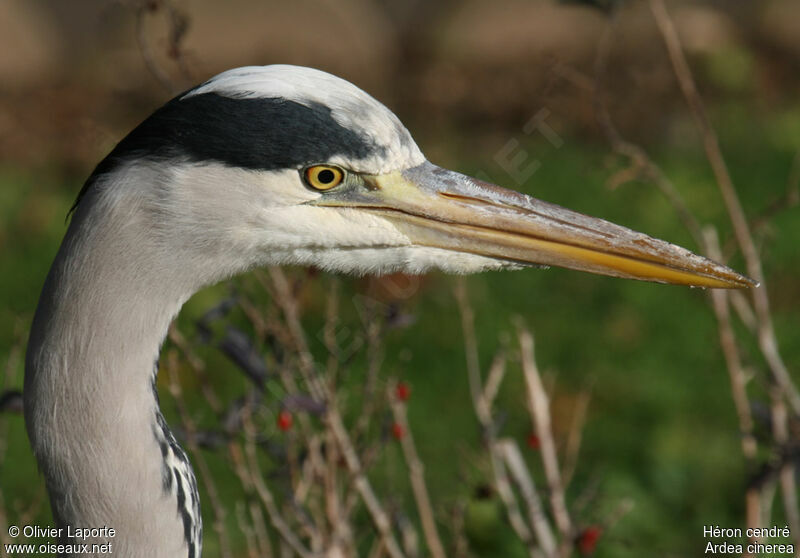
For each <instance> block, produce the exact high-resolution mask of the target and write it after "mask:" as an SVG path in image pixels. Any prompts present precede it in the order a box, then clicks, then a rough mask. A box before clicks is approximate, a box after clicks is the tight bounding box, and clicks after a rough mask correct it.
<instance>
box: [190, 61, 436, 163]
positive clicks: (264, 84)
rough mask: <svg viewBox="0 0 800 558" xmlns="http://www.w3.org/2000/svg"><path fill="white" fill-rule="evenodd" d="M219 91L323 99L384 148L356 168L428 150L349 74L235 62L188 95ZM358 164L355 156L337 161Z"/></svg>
mask: <svg viewBox="0 0 800 558" xmlns="http://www.w3.org/2000/svg"><path fill="white" fill-rule="evenodd" d="M203 93H218V94H220V95H224V96H226V97H236V98H283V99H287V100H290V101H295V102H297V103H300V104H303V105H306V106H311V105H312V104H320V105H324V106H326V107H328V108H330V110H331V116H332V117H333V119H334V120H336V122H337V123H339V125H341V126H344V127H346V128H349V129H351V130H354V131H357V132H359V133H360V134H363V135H365V136H367V137H369V138H371V139H372V140H373V141H374V142H375V144H376V145H377V146H379V147H380V148H382V149H381V150H380V152H379V153H376V154H375V155H373V156H370V157H369V158H368V159H366V160H362V161H359V162H357V163H358V164H356V165H355V166H357V167H361V168H355V169H354V170H361V171H369V172H376V173H378V172H390V171H394V170H402V169H405V168H409V167H414V166H417V165H419V164H421V163H423V162H424V161H425V156H424V155H423V154H422V152H421V151H420V150H419V147H417V144H416V143H415V142H414V139H413V138H412V137H411V134H410V133H409V132H408V130H407V129H406V127H405V126H403V123H402V122H400V119H399V118H397V116H395V114H394V113H393V112H392V111H390V110H389V109H388V108H386V107H385V106H384V105H383V104H382V103H380V102H378V101H376V100H375V99H374V98H373V97H371V96H370V95H368V94H367V93H365V92H364V91H362V90H361V89H359V88H358V87H356V86H355V85H353V84H352V83H350V82H349V81H346V80H344V79H341V78H338V77H336V76H334V75H331V74H329V73H326V72H323V71H320V70H315V69H314V68H306V67H303V66H291V65H287V64H275V65H271V66H245V67H242V68H234V69H232V70H228V71H226V72H223V73H221V74H218V75H217V76H215V77H213V78H211V79H210V80H208V81H207V82H205V83H204V84H202V85H200V86H199V87H197V88H195V89H193V90H192V91H190V92H189V93H187V95H186V97H191V96H193V95H200V94H203ZM330 162H333V163H339V164H342V165H344V166H347V165H350V166H351V167H353V166H354V163H355V162H353V161H344V160H342V161H336V160H332V161H330Z"/></svg>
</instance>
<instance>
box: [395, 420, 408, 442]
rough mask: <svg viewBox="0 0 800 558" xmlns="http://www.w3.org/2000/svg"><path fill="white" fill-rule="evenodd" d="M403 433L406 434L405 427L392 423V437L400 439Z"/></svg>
mask: <svg viewBox="0 0 800 558" xmlns="http://www.w3.org/2000/svg"><path fill="white" fill-rule="evenodd" d="M405 435H406V430H405V428H403V425H402V424H400V423H397V422H395V423H394V424H393V425H392V436H394V439H395V440H400V439H401V438H402V437H403V436H405Z"/></svg>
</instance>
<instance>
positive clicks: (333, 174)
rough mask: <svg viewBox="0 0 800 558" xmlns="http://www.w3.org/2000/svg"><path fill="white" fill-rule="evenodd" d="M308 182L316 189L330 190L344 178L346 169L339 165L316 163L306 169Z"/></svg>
mask: <svg viewBox="0 0 800 558" xmlns="http://www.w3.org/2000/svg"><path fill="white" fill-rule="evenodd" d="M305 178H306V182H307V183H308V185H309V186H311V187H312V188H314V189H315V190H330V189H331V188H333V187H335V186H338V185H339V184H341V183H342V180H344V171H342V169H340V168H338V167H331V166H328V165H315V166H313V167H308V168H307V169H306V171H305Z"/></svg>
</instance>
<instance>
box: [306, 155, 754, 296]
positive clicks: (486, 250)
mask: <svg viewBox="0 0 800 558" xmlns="http://www.w3.org/2000/svg"><path fill="white" fill-rule="evenodd" d="M365 180H366V185H367V188H366V189H365V188H359V189H358V191H355V190H354V189H349V190H348V189H344V190H343V191H342V192H341V193H333V192H331V193H330V194H329V195H326V196H324V197H323V198H322V199H321V200H320V201H319V202H318V203H319V205H328V206H339V207H342V206H346V207H357V208H361V209H364V210H368V211H371V212H375V213H379V214H380V215H381V216H383V217H384V218H386V219H388V220H390V221H391V222H392V223H393V224H394V225H395V226H396V227H397V228H398V229H400V230H401V231H402V232H403V233H404V234H405V235H407V236H408V237H409V238H410V239H411V241H412V242H413V243H414V244H417V245H423V246H431V247H437V248H444V249H447V250H454V251H457V252H467V253H472V254H479V255H482V256H488V257H491V258H497V259H502V260H507V261H512V262H517V263H522V264H539V265H553V266H559V267H566V268H570V269H577V270H581V271H588V272H591V273H598V274H602V275H611V276H615V277H627V278H633V279H642V280H645V281H658V282H662V283H674V284H678V285H691V286H697V287H714V288H745V287H755V286H756V283H755V282H754V281H752V280H751V279H748V278H747V277H745V276H743V275H740V274H738V273H736V272H735V271H733V270H732V269H730V268H728V267H725V266H724V265H721V264H718V263H716V262H713V261H711V260H708V259H706V258H703V257H701V256H698V255H696V254H693V253H691V252H689V251H688V250H685V249H683V248H681V247H679V246H676V245H674V244H670V243H668V242H664V241H662V240H657V239H655V238H651V237H649V236H647V235H645V234H642V233H638V232H635V231H633V230H631V229H627V228H625V227H621V226H619V225H615V224H613V223H610V222H608V221H604V220H602V219H597V218H594V217H589V216H587V215H583V214H581V213H577V212H575V211H570V210H569V209H565V208H563V207H559V206H557V205H554V204H550V203H547V202H543V201H540V200H537V199H535V198H532V197H530V196H526V195H524V194H520V193H518V192H514V191H511V190H506V189H504V188H500V187H498V186H495V185H493V184H489V183H487V182H483V181H480V180H477V179H474V178H470V177H468V176H465V175H462V174H458V173H455V172H452V171H449V170H446V169H442V168H440V167H437V166H436V165H433V164H431V163H429V162H425V163H423V164H422V165H419V166H417V167H414V168H411V169H408V170H405V171H402V172H395V173H390V174H385V175H379V176H367V177H365Z"/></svg>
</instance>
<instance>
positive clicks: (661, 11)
mask: <svg viewBox="0 0 800 558" xmlns="http://www.w3.org/2000/svg"><path fill="white" fill-rule="evenodd" d="M650 10H651V11H652V13H653V17H654V18H655V21H656V24H657V25H658V29H659V31H660V32H661V37H662V38H663V39H664V44H665V45H666V47H667V52H668V53H669V58H670V61H671V62H672V68H673V70H674V72H675V76H676V77H677V79H678V84H679V85H680V88H681V91H682V92H683V96H684V98H685V99H686V103H687V104H688V105H689V108H690V110H691V112H692V116H693V117H694V120H695V124H696V125H697V128H698V130H699V131H700V134H701V136H702V139H703V148H704V149H705V152H706V157H707V158H708V162H709V163H710V165H711V169H712V171H713V172H714V176H715V178H716V182H717V186H718V187H719V191H720V194H721V195H722V199H723V201H724V202H725V207H726V209H727V212H728V216H729V217H730V220H731V224H732V225H733V232H734V235H735V236H736V240H737V241H738V243H739V247H740V248H741V250H742V255H743V256H744V260H745V265H746V266H747V272H748V274H749V275H750V276H751V277H752V278H753V279H754V280H755V281H757V282H758V283H760V286H759V287H758V288H755V289H752V294H753V305H754V306H755V311H756V316H757V317H758V324H759V327H758V344H759V347H760V348H761V352H762V354H763V355H764V358H765V359H766V361H767V364H768V366H769V369H770V372H771V373H772V375H773V377H774V378H775V381H776V382H777V384H778V385H779V386H780V387H781V389H782V390H783V392H784V395H785V396H786V398H787V400H788V402H789V404H790V405H791V407H792V410H793V411H794V413H795V414H797V415H800V392H798V390H797V387H796V386H795V385H794V384H793V383H792V379H791V376H790V374H789V371H788V369H787V368H786V365H785V363H784V362H783V358H782V357H781V354H780V352H779V350H778V342H777V338H776V337H775V330H774V328H773V325H772V315H771V313H770V308H769V297H768V295H767V287H766V285H765V284H764V272H763V270H762V268H761V258H760V257H759V254H758V249H757V248H756V244H755V242H754V241H753V236H752V234H751V232H750V226H749V224H748V222H747V216H746V215H745V213H744V210H743V209H742V205H741V202H740V201H739V196H738V195H737V194H736V189H735V188H734V185H733V181H732V180H731V176H730V173H729V172H728V167H727V165H726V164H725V159H724V158H723V156H722V151H721V149H720V147H719V140H718V139H717V134H716V133H715V132H714V128H713V127H712V126H711V123H710V121H709V118H708V115H707V113H706V110H705V106H704V104H703V100H702V98H701V97H700V94H699V93H698V91H697V86H696V85H695V82H694V78H693V76H692V72H691V70H690V68H689V63H688V62H687V61H686V57H685V56H684V53H683V49H682V47H681V43H680V39H679V38H678V33H677V31H676V30H675V26H674V25H673V23H672V19H671V18H670V16H669V13H667V8H666V6H665V5H664V0H650Z"/></svg>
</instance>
